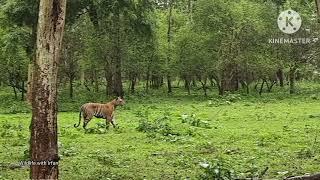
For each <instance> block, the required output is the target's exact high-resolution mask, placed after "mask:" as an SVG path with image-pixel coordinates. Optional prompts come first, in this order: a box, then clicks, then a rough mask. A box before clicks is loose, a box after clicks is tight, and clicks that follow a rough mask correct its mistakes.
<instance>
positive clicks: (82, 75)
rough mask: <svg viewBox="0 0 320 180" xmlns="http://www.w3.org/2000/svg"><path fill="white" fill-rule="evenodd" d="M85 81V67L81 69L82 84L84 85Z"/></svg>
mask: <svg viewBox="0 0 320 180" xmlns="http://www.w3.org/2000/svg"><path fill="white" fill-rule="evenodd" d="M84 81H85V72H84V69H82V68H81V69H80V85H84Z"/></svg>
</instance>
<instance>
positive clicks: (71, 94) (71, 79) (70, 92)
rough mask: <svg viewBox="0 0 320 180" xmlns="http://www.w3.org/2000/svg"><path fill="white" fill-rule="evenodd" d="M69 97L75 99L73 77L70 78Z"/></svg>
mask: <svg viewBox="0 0 320 180" xmlns="http://www.w3.org/2000/svg"><path fill="white" fill-rule="evenodd" d="M69 97H70V98H71V99H73V78H69Z"/></svg>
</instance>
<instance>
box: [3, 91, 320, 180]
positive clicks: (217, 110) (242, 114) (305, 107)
mask: <svg viewBox="0 0 320 180" xmlns="http://www.w3.org/2000/svg"><path fill="white" fill-rule="evenodd" d="M303 94H304V95H297V96H292V97H290V96H289V95H286V94H265V95H264V96H263V97H254V96H244V95H229V96H227V97H223V98H221V97H209V98H203V97H201V96H191V97H186V96H183V95H175V96H168V97H160V96H146V97H142V96H135V97H132V96H131V97H128V98H127V104H126V106H124V107H121V108H119V109H118V110H117V122H118V125H119V128H118V129H113V128H112V127H110V128H109V129H108V130H105V129H104V126H103V124H104V121H103V120H101V119H93V120H92V121H91V122H90V123H89V130H88V131H87V132H85V131H84V130H83V129H81V128H78V129H76V128H74V127H73V124H74V123H76V122H77V121H78V113H77V112H61V113H59V116H58V121H59V145H60V149H59V153H60V156H61V161H60V177H61V179H103V178H107V177H108V178H111V179H144V178H145V179H185V178H188V177H189V178H191V179H197V178H214V177H217V176H216V174H215V173H214V172H215V171H214V170H217V169H220V171H221V172H222V174H223V173H224V175H220V176H225V177H227V176H228V173H230V174H232V173H233V174H235V176H236V177H243V178H244V177H258V176H261V174H264V173H263V171H264V170H265V169H266V168H267V167H268V168H269V169H268V170H267V172H266V173H265V174H264V176H263V177H264V178H277V179H281V178H283V177H287V176H290V175H299V174H305V173H315V172H318V171H319V166H320V145H319V141H320V139H319V138H320V137H319V135H320V131H319V130H320V102H319V98H320V94H319V91H313V92H312V93H309V94H308V93H303ZM74 104H76V103H74ZM65 105H66V104H64V106H65ZM74 106H75V105H74ZM30 119H31V114H30V113H18V114H1V115H0V136H1V140H0V148H1V149H0V159H1V161H2V162H3V163H18V162H19V161H21V160H24V159H27V158H28V152H27V151H28V141H29V131H28V130H29V123H30ZM0 171H1V173H0V179H25V178H28V168H20V169H14V170H10V169H8V168H2V169H0ZM230 177H231V176H230Z"/></svg>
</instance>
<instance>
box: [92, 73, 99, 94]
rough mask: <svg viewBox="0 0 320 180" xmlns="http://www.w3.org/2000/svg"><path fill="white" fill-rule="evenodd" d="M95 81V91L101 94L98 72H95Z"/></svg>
mask: <svg viewBox="0 0 320 180" xmlns="http://www.w3.org/2000/svg"><path fill="white" fill-rule="evenodd" d="M93 81H94V91H95V92H99V80H98V75H97V71H95V70H94V71H93Z"/></svg>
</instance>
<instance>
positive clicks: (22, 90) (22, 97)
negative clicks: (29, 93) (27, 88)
mask: <svg viewBox="0 0 320 180" xmlns="http://www.w3.org/2000/svg"><path fill="white" fill-rule="evenodd" d="M21 86H22V89H21V101H23V100H24V93H25V92H24V80H22V83H21Z"/></svg>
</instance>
